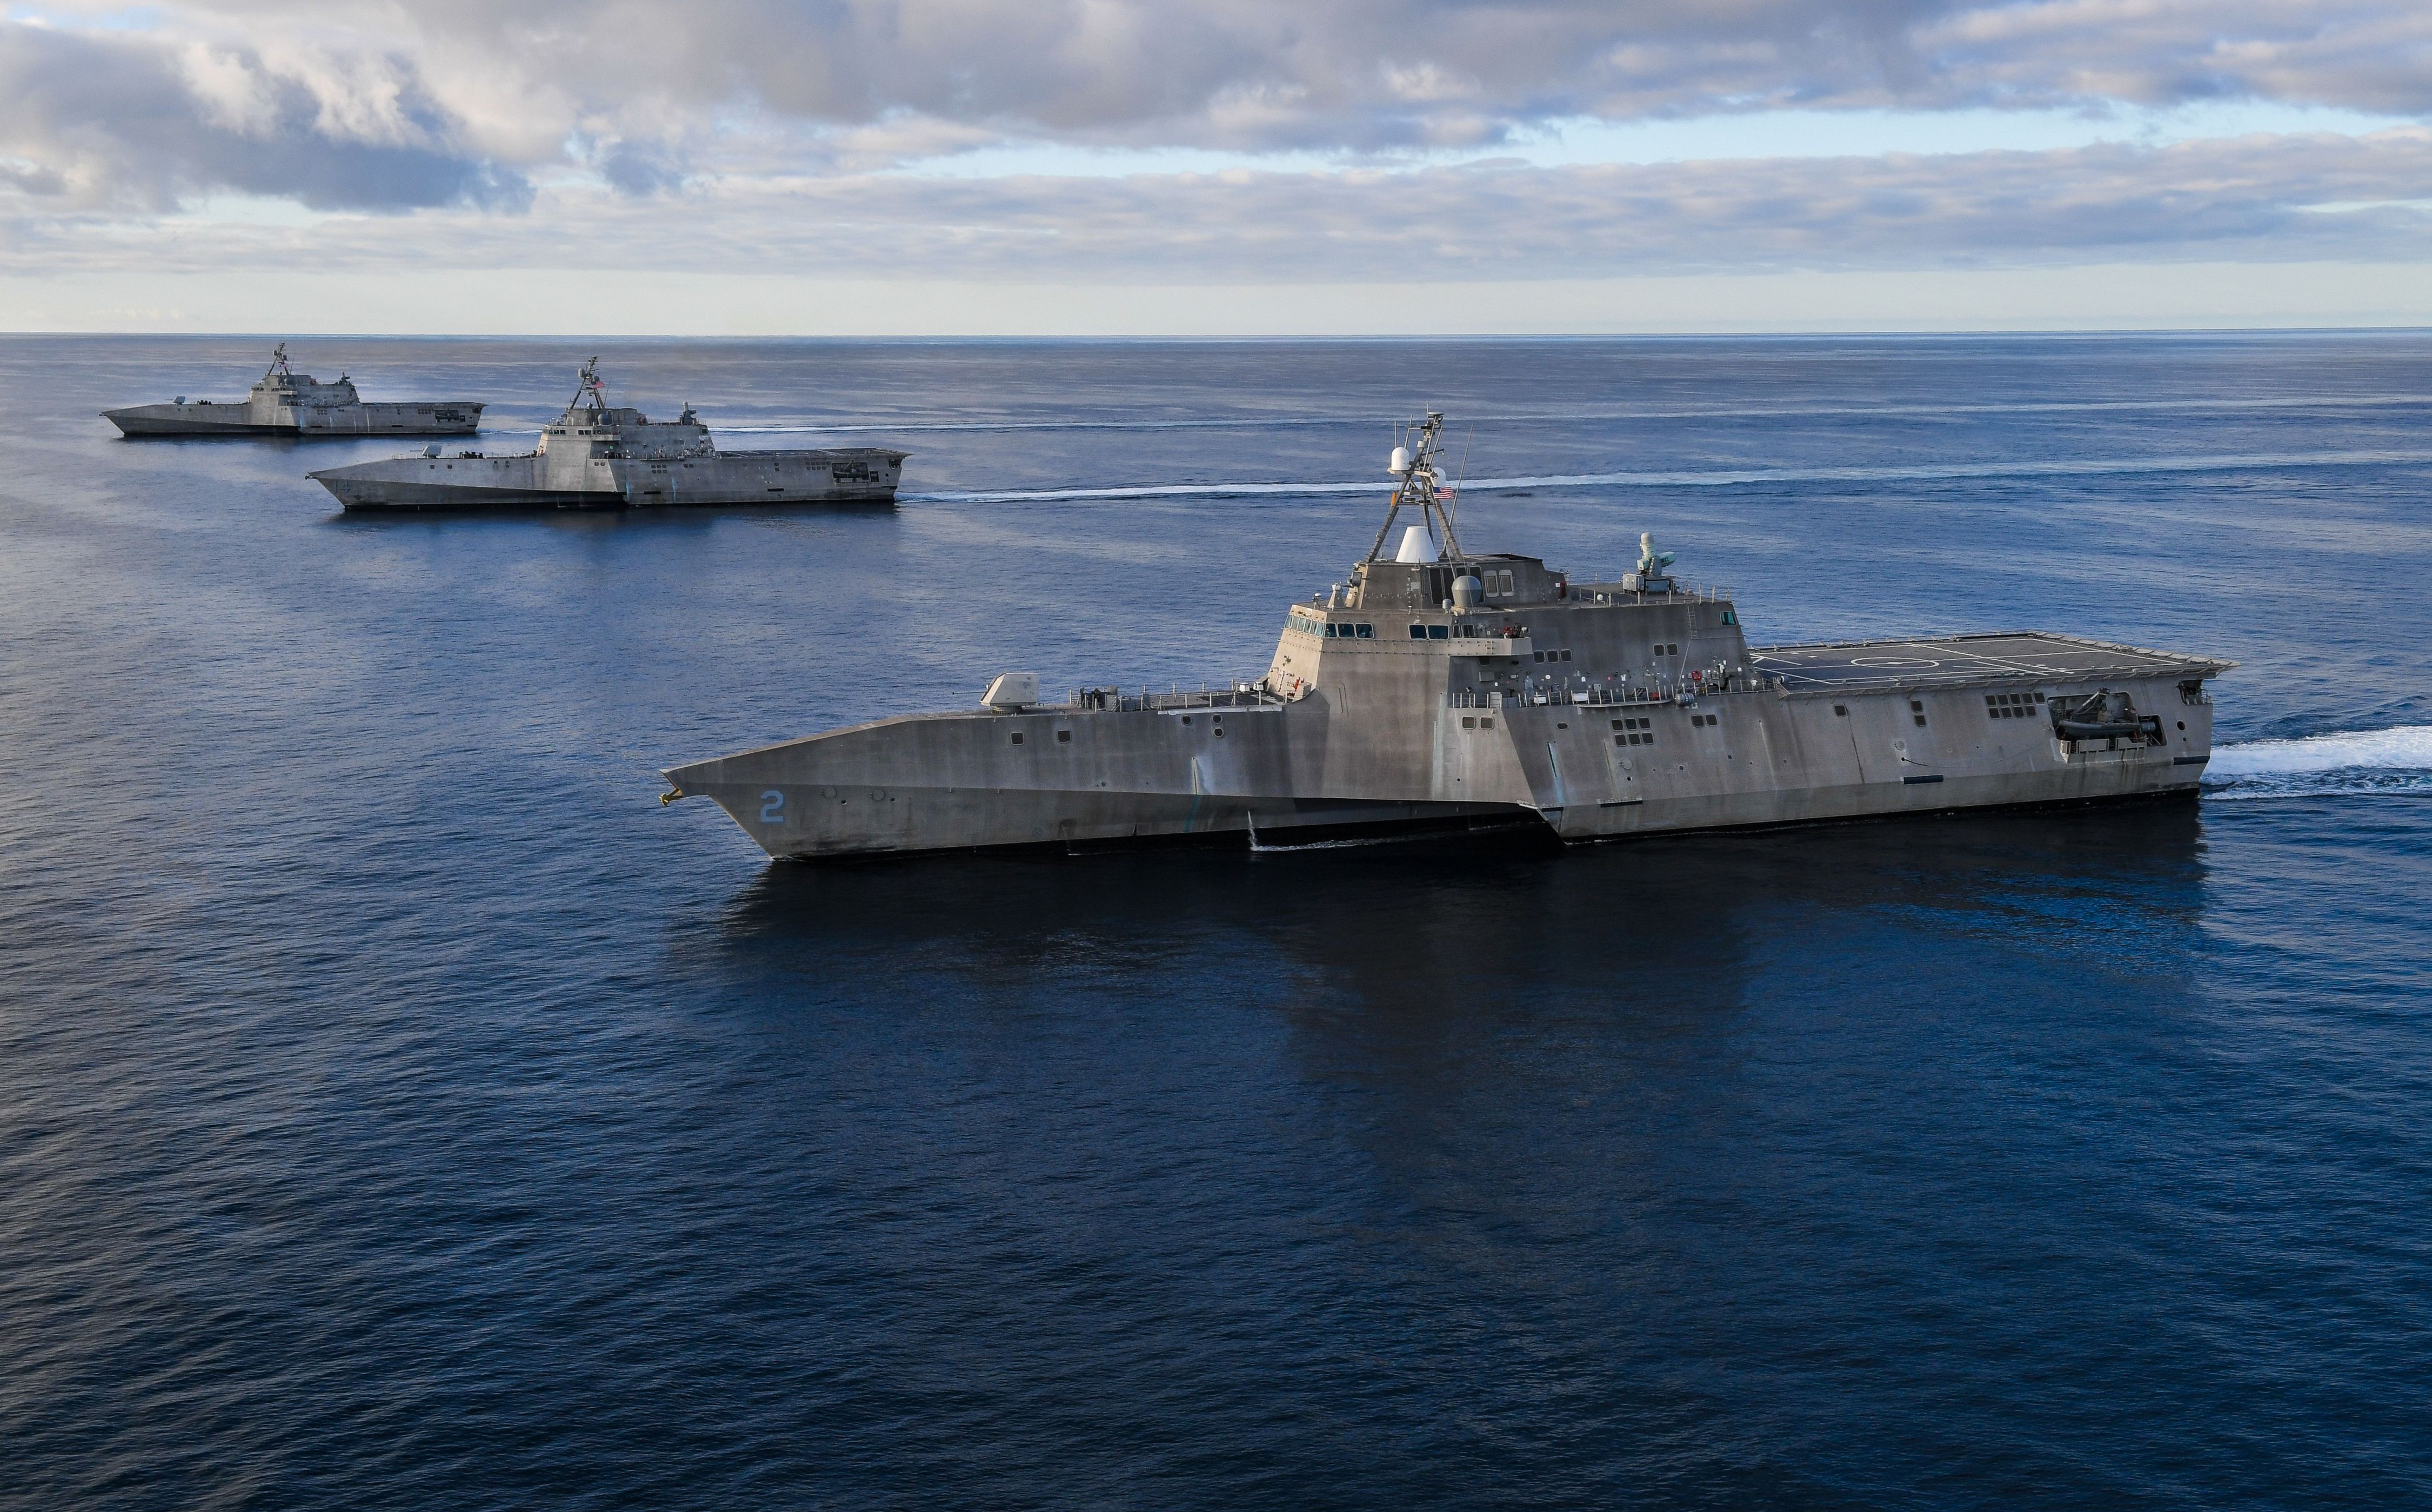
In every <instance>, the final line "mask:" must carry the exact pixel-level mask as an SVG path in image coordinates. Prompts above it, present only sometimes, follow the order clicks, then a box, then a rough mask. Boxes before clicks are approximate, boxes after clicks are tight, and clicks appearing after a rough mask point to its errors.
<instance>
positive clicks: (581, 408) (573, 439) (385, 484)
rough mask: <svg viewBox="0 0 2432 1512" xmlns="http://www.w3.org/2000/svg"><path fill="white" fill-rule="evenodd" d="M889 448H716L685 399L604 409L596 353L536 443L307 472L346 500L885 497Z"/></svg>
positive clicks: (426, 451) (525, 504) (466, 503)
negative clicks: (651, 411) (662, 412)
mask: <svg viewBox="0 0 2432 1512" xmlns="http://www.w3.org/2000/svg"><path fill="white" fill-rule="evenodd" d="M907 455H909V453H906V452H901V451H887V450H882V449H879V448H876V447H851V448H846V449H841V450H830V451H729V452H721V451H719V450H718V446H717V445H716V444H715V443H713V442H712V441H711V440H710V439H709V428H708V427H707V426H705V425H702V424H701V418H700V416H698V415H696V414H694V413H693V411H692V406H691V405H685V406H684V412H683V413H682V414H680V415H678V416H676V418H675V419H674V420H673V421H660V422H653V421H652V420H651V419H650V416H648V415H646V414H644V413H643V412H641V411H639V410H627V409H618V408H612V407H611V406H610V405H609V403H608V398H607V392H606V385H605V384H604V383H603V382H602V381H601V379H600V360H599V359H598V358H596V357H595V358H593V359H592V360H591V361H588V362H585V363H584V364H583V373H582V377H581V378H580V379H579V380H578V382H577V385H576V388H575V391H574V397H573V399H572V400H571V401H570V402H569V403H568V404H567V405H566V413H564V414H562V415H560V416H558V418H557V419H556V420H555V421H554V422H552V423H551V424H549V425H548V426H545V427H543V428H542V429H541V433H540V445H539V447H538V448H537V449H536V450H532V451H528V452H523V453H520V454H517V455H515V456H501V457H492V456H488V455H485V454H483V453H481V452H479V451H460V452H458V453H457V454H456V455H454V456H452V457H447V456H442V455H441V451H440V448H439V447H437V446H427V447H425V448H423V452H422V455H421V456H419V457H394V458H390V459H389V460H387V461H385V462H359V463H357V464H356V465H354V466H352V467H329V468H324V469H323V470H321V471H320V472H317V473H314V474H312V477H313V478H314V479H316V480H318V481H319V483H320V484H321V486H322V487H324V488H326V489H328V490H329V492H330V493H331V494H334V495H336V496H337V499H338V502H339V503H341V504H343V505H345V506H346V508H347V509H349V510H603V509H605V510H614V509H627V508H645V507H650V506H655V505H664V504H696V505H697V504H720V505H733V504H821V503H830V504H851V503H867V504H891V503H893V502H894V501H895V485H896V482H897V480H898V479H901V478H902V477H903V475H904V458H905V457H906V456H907Z"/></svg>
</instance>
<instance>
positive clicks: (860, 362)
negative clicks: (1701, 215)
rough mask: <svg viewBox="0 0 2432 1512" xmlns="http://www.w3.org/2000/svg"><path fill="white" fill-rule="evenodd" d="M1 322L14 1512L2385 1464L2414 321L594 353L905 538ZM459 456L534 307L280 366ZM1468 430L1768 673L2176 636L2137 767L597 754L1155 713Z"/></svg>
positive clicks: (1660, 1495)
mask: <svg viewBox="0 0 2432 1512" xmlns="http://www.w3.org/2000/svg"><path fill="white" fill-rule="evenodd" d="M268 344H269V343H268V342H267V341H266V340H249V339H248V340H223V339H177V340H140V339H125V340H119V339H65V338H57V339H54V338H40V339H33V338H11V339H8V340H5V341H0V392H5V393H6V394H7V395H8V396H9V403H8V413H9V424H8V433H7V436H6V439H5V440H0V462H5V465H0V1505H5V1506H8V1507H19V1506H23V1507H55V1506H70V1505H89V1506H101V1505H108V1506H112V1507H281V1508H284V1507H332V1508H334V1507H347V1508H361V1507H389V1506H394V1507H414V1508H423V1507H431V1506H448V1507H490V1506H497V1507H522V1506H530V1505H535V1504H546V1505H551V1506H566V1507H606V1506H648V1507H659V1508H663V1507H676V1506H684V1507H689V1506H701V1507H721V1508H723V1507H736V1506H786V1507H790V1506H838V1507H842V1506H854V1507H860V1506H923V1507H925V1506H937V1505H955V1506H989V1507H1032V1506H1035V1507H1058V1508H1062V1507H1131V1506H1140V1507H1160V1508H1163V1507H1227V1508H1230V1507H1241V1506H1279V1507H1302V1506H1329V1507H1395V1508H1399V1507H1407V1506H1412V1505H1428V1506H1454V1507H1468V1506H1506V1505H1509V1506H1529V1507H1540V1506H1557V1505H1567V1506H1596V1507H1609V1506H1615V1505H1636V1506H1676V1505H1677V1506H1718V1507H1721V1506H1728V1507H1836V1508H1837V1507H1851V1508H1856V1507H1936V1508H1939V1507H1978V1506H1981V1507H2002V1508H2020V1507H2029V1508H2033V1507H2054V1508H2060V1507H2070V1508H2074V1507H2085V1506H2138V1507H2163V1508H2220V1507H2249V1506H2252V1507H2283V1506H2291V1507H2293V1506H2304V1507H2308V1508H2320V1507H2342V1506H2355V1507H2389V1506H2397V1505H2407V1504H2424V1502H2425V1501H2426V1500H2427V1498H2432V1428H2427V1423H2432V1386H2427V1371H2426V1367H2425V1360H2426V1357H2427V1352H2432V1201H2427V1199H2432V992H2427V986H2432V965H2427V963H2432V925H2428V924H2427V921H2426V908H2425V899H2426V898H2427V897H2432V595H2427V591H2426V588H2427V584H2432V511H2427V503H2426V498H2427V493H2432V335H2424V334H2403V335H2370V336H2337V335H2272V336H2219V337H2171V338H2147V337H2104V338H2087V339H2063V338H2043V339H2020V340H2007V339H1955V338H1954V339H1925V340H1848V339H1829V340H1827V339H1815V340H1792V341H1743V340H1730V341H1725V340H1713V341H1661V342H1605V341H1598V342H1556V343H1457V344H1426V343H1404V344H1388V343H1376V344H1360V343H1340V344H1256V343H1207V344H1191V343H1173V344H1025V343H984V344H951V343H900V344H843V343H838V344H819V343H785V344H780V343H769V344H751V343H699V344H692V343H630V342H629V343H620V344H605V343H603V344H600V346H599V347H598V348H597V349H598V350H600V355H601V357H602V360H603V366H604V367H605V369H606V371H607V373H608V376H609V378H610V381H611V384H612V392H613V393H614V394H616V395H617V396H619V397H620V398H629V399H630V400H631V401H633V402H637V403H639V404H641V405H642V406H643V408H645V409H647V410H650V412H653V413H656V412H662V411H672V410H673V409H675V408H676V407H677V406H679V405H680V404H682V403H683V402H684V401H685V400H690V401H692V402H693V403H695V404H697V405H699V406H700V408H701V412H702V413H703V414H704V416H706V417H707V418H708V419H710V420H711V422H712V423H713V424H715V425H718V426H719V427H720V428H721V429H722V431H723V434H722V435H721V441H722V443H723V444H724V445H729V446H736V445H819V444H821V443H822V442H823V441H836V442H838V443H842V442H846V441H851V442H854V443H860V444H876V443H881V442H891V443H892V444H895V445H902V446H904V448H905V449H907V450H909V451H911V452H913V453H914V456H913V458H912V461H911V462H910V463H909V464H908V466H907V469H906V473H905V479H906V482H905V494H904V499H903V502H902V505H901V507H900V508H898V509H896V510H892V511H885V510H875V511H873V510H857V511H820V510H803V511H796V512H784V513H752V512H741V511H737V512H711V513H670V514H656V515H649V516H644V515H633V516H628V517H591V518H583V517H568V518H521V519H464V518H407V519H397V520H377V519H350V518H344V517H341V516H339V515H338V514H336V513H335V512H333V510H332V507H331V505H330V502H329V499H328V498H327V497H326V496H324V495H323V494H322V493H321V491H320V490H319V489H318V488H317V487H315V486H314V485H312V484H311V483H309V482H308V481H306V480H305V479H303V477H302V474H303V472H304V470H305V469H306V468H307V467H310V466H317V465H326V464H330V463H334V462H345V461H351V460H357V459H361V458H366V457H373V456H380V455H386V454H389V453H391V452H393V451H395V450H398V449H404V448H400V447H399V446H398V444H397V443H394V442H366V443H354V442H331V443H320V444H313V445H295V444H281V443H244V442H237V443H226V442H223V443H147V444H130V443H125V442H121V441H118V440H115V439H113V438H112V433H111V431H110V428H109V427H108V426H107V425H106V424H105V423H104V422H102V421H101V420H99V419H97V418H96V417H95V412H97V411H98V410H100V409H102V408H104V407H106V406H109V405H113V404H118V403H125V402H132V401H137V400H144V399H150V398H160V397H167V396H169V395H173V394H177V393H185V394H189V395H218V396H221V397H234V396H236V395H240V394H242V392H243V390H244V387H245V383H246V382H248V381H249V380H250V379H251V378H253V377H254V376H255V374H256V373H258V371H259V369H260V366H261V364H262V361H264V360H265V357H266V348H267V346H268ZM295 349H296V354H297V357H298V365H299V366H300V367H304V368H306V369H309V370H311V371H313V372H315V373H318V374H321V375H322V376H324V377H328V376H331V375H332V374H333V373H334V372H335V371H336V370H337V369H339V368H340V367H346V368H348V369H350V370H352V371H353V372H354V374H355V375H356V376H357V377H358V378H359V379H360V380H361V381H362V382H363V386H364V388H365V390H366V392H367V393H368V394H370V395H372V396H374V397H391V396H394V397H404V396H410V395H429V396H458V395H462V396H467V397H480V398H487V399H490V400H491V401H493V403H494V408H493V410H492V412H491V430H490V433H489V434H488V436H487V437H486V438H485V443H486V444H487V445H493V446H496V445H507V444H522V443H525V442H528V440H529V437H530V435H531V433H532V431H533V430H534V429H535V428H537V426H538V425H539V424H540V423H541V422H542V421H543V420H544V419H545V418H546V417H548V416H549V414H551V413H552V412H554V411H555V410H556V409H557V408H558V407H559V406H561V405H562V404H563V403H564V402H565V399H566V395H568V394H569V393H570V392H571V389H572V385H573V375H574V370H575V368H576V366H577V364H578V363H579V362H580V361H582V359H583V358H584V357H587V356H590V355H591V354H592V351H593V350H594V348H593V347H591V346H588V345H586V346H583V347H582V348H577V347H576V346H574V345H572V344H563V343H545V342H527V341H370V340H359V341H336V340H328V341H312V342H299V343H297V344H296V346H295ZM1426 404H1432V405H1434V406H1435V407H1437V408H1441V409H1443V410H1445V411H1446V412H1449V413H1450V414H1451V415H1452V416H1453V417H1454V420H1455V432H1456V437H1457V440H1456V444H1455V450H1456V454H1457V455H1460V456H1461V458H1462V462H1461V465H1462V468H1463V470H1464V473H1465V477H1466V479H1467V491H1466V493H1465V495H1464V498H1463V512H1462V531H1463V535H1464V537H1465V539H1467V540H1468V541H1469V543H1470V544H1471V545H1472V546H1482V547H1490V548H1501V549H1513V550H1521V551H1527V552H1530V553H1533V554H1540V555H1543V556H1545V557H1547V558H1548V559H1549V560H1551V561H1553V562H1554V563H1557V564H1559V565H1563V566H1567V567H1570V568H1572V569H1574V570H1575V571H1576V570H1588V569H1596V568H1603V569H1611V568H1613V567H1616V566H1618V565H1620V564H1621V563H1624V562H1626V561H1627V560H1628V559H1629V558H1630V557H1631V556H1632V555H1633V554H1634V552H1635V544H1636V537H1637V533H1638V532H1639V531H1640V530H1642V529H1647V530H1652V531H1653V532H1654V533H1655V534H1656V537H1657V539H1658V541H1659V543H1661V544H1662V545H1663V546H1665V547H1666V548H1669V549H1675V550H1678V551H1679V552H1680V559H1681V560H1680V571H1681V572H1683V573H1684V574H1686V575H1687V576H1689V577H1690V578H1692V579H1693V580H1704V581H1710V582H1716V583H1724V584H1729V585H1730V586H1731V588H1732V589H1733V591H1734V592H1735V593H1736V594H1737V596H1738V597H1739V601H1740V605H1741V612H1742V615H1743V618H1744V619H1745V621H1746V622H1747V624H1748V628H1749V631H1750V634H1751V636H1752V637H1753V638H1756V639H1760V640H1789V639H1799V638H1814V637H1824V636H1834V635H1858V634H1872V633H1911V632H1920V631H1950V630H1998V629H2006V628H2019V627H2042V628H2051V629H2056V630H2070V631H2076V632H2080V633H2086V634H2091V635H2097V636H2102V637H2105V638H2112V639H2119V640H2124V641H2130V642H2134V643H2137V644H2142V645H2149V646H2158V647H2171V648H2177V649H2185V650H2190V651H2199V652H2209V653H2214V654H2219V655H2222V656H2226V657H2229V658H2234V659H2236V660H2237V661H2238V663H2239V666H2238V670H2237V671H2235V672H2233V673H2231V674H2229V675H2228V676H2226V677H2224V678H2223V679H2221V681H2219V682H2218V683H2217V684H2216V685H2215V690H2214V691H2215V695H2216V697H2217V698H2218V701H2219V705H2220V709H2219V714H2220V723H2221V737H2222V739H2223V741H2224V742H2225V743H2226V744H2225V747H2224V748H2223V749H2222V750H2221V753H2220V756H2219V759H2218V761H2217V763H2216V765H2215V767H2214V768H2213V771H2212V776H2211V781H2210V785H2209V788H2208V791H2207V794H2206V796H2205V798H2204V800H2203V801H2202V802H2201V804H2199V805H2188V806H2179V807H2170V808H2160V809H2151V808H2148V809H2130V810H2119V811H2111V812H2101V811H2096V812H2082V813H2072V814H2065V815H1996V816H1984V817H1976V818H1962V819H1945V820H1925V821H1912V822H1900V823H1879V824H1868V825H1850V826H1839V827H1830V828H1819V829H1813V830H1805V831H1796V832H1782V833H1773V834H1766V835H1761V836H1743V837H1702V838H1698V837H1692V838H1681V839H1674V840H1664V841H1653V842H1644V843H1637V844H1630V845H1623V846H1613V847H1605V848H1588V849H1581V850H1573V851H1568V852H1563V851H1560V850H1557V849H1552V848H1543V847H1532V846H1512V845H1499V846H1498V845H1489V844H1479V845H1474V846H1447V845H1441V844H1439V845H1434V846H1417V847H1389V848H1352V849H1342V850H1328V851H1322V852H1309V853H1296V854H1285V855H1257V856H1253V855H1249V854H1245V853H1239V852H1226V853H1201V852H1191V853H1145V854H1129V855H1120V856H1111V857H1094V858H1086V859H1056V860H1040V859H1032V858H1024V859H1012V860H1007V859H968V858H966V859H951V860H937V861H930V862H924V863H918V864H906V865H865V866H859V867H853V868H844V869H821V868H812V867H799V866H791V865H770V864H768V863H767V862H766V861H765V860H764V859H763V858H762V857H761V855H760V853H759V852H758V851H757V850H756V849H755V848H752V846H751V845H750V843H749V842H748V841H747V840H745V838H744V837H743V835H742V834H741V833H740V832H738V831H737V830H735V827H734V826H733V825H732V824H731V823H729V822H728V821H727V820H726V819H725V818H724V817H723V816H722V815H719V814H718V813H717V812H716V811H715V810H714V809H712V808H710V807H709V806H708V805H706V804H702V803H698V802H695V803H683V804H677V805H674V806H672V807H669V808H664V809H663V808H662V807H661V806H660V805H659V804H658V802H657V801H656V797H657V794H658V792H659V789H660V785H661V784H660V783H659V782H658V781H657V780H656V778H655V775H654V768H656V767H657V766H660V765H664V764H673V763H676V762H680V761H684V760H688V759H693V758H698V757H701V756H704V755H710V754H716V753H718V752H721V751H724V750H728V749H733V748H740V747H744V746H749V745H753V744H759V743H762V742H766V741H768V740H772V739H777V738H782V737H785V736H789V735H794V734H798V733H804V732H808V731H815V730H818V729H821V728H825V727H828V726H833V725H836V724H839V723H843V722H847V721H851V720H856V719H861V718H867V717H871V716H876V715H882V714H892V713H898V712H904V711H911V710H920V709H929V708H937V707H951V706H955V705H962V704H969V703H971V702H973V701H975V699H976V697H977V696H978V693H979V690H980V689H981V687H982V686H983V685H984V683H985V681H986V680H987V678H988V676H989V675H990V674H991V673H994V672H996V671H1000V670H1004V669H1005V668H1008V667H1017V666H1018V667H1024V668H1035V669H1036V670H1038V671H1039V672H1040V673H1041V674H1042V675H1043V676H1044V677H1045V678H1046V680H1047V681H1048V683H1049V685H1051V686H1058V687H1061V686H1072V685H1074V684H1077V683H1082V682H1089V681H1095V682H1102V683H1103V682H1120V683H1123V684H1125V685H1138V684H1142V683H1155V684H1167V683H1172V682H1180V683H1183V684H1185V685H1190V684H1193V683H1195V682H1196V681H1198V680H1202V679H1211V680H1212V679H1217V678H1223V677H1226V676H1230V675H1235V674H1240V673H1244V672H1253V671H1256V670H1257V669H1258V668H1259V667H1261V666H1263V664H1264V663H1265V660H1266V657H1267V654H1268V652H1269V650H1270V649H1271V648H1272V646H1273V644H1274V639H1275V634H1276V632H1277V630H1278V628H1279V626H1280V624H1281V620H1282V616H1283V611H1284V607H1285V604H1286V602H1287V601H1288V600H1289V599H1291V598H1292V597H1294V596H1300V595H1304V594H1307V593H1309V591H1311V590H1312V589H1321V588H1323V587H1324V586H1325V585H1326V583H1327V582H1329V581H1331V580H1339V579H1340V578H1342V577H1343V572H1344V569H1345V568H1346V567H1347V565H1348V564H1349V563H1350V562H1351V561H1352V560H1354V559H1355V558H1356V557H1357V556H1358V555H1359V553H1360V551H1362V550H1363V549H1364V548H1365V547H1366V546H1367V543H1368V540H1369V538H1370V537H1371V535H1372V534H1373V533H1374V531H1375V529H1376V523H1377V521H1378V518H1379V512H1380V511H1379V506H1380V500H1381V482H1382V479H1381V477H1380V474H1381V469H1382V463H1383V461H1384V455H1385V452H1386V450H1387V448H1388V447H1389V446H1390V445H1391V442H1392V437H1391V434H1390V430H1389V425H1390V422H1391V421H1392V420H1393V419H1394V418H1395V417H1399V416H1407V415H1409V414H1410V413H1412V412H1414V411H1415V410H1416V409H1418V408H1419V407H1420V406H1422V405H1426Z"/></svg>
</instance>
